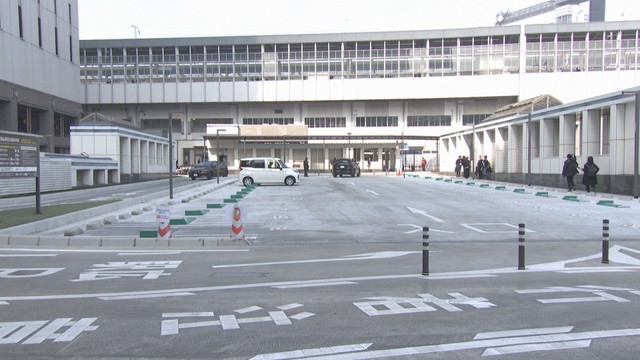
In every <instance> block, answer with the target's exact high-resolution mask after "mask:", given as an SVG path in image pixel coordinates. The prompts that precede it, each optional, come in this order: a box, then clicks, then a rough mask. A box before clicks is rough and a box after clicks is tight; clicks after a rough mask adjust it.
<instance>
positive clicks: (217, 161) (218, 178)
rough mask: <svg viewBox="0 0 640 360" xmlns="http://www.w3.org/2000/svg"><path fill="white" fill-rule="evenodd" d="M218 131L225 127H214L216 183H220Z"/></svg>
mask: <svg viewBox="0 0 640 360" xmlns="http://www.w3.org/2000/svg"><path fill="white" fill-rule="evenodd" d="M220 131H223V132H224V131H226V129H216V183H218V184H220V146H219V144H220Z"/></svg>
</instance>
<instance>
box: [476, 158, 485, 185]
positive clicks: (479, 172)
mask: <svg viewBox="0 0 640 360" xmlns="http://www.w3.org/2000/svg"><path fill="white" fill-rule="evenodd" d="M486 174H487V173H486V172H485V168H484V161H482V155H480V156H479V157H478V162H477V163H476V176H477V177H478V179H484V178H485V175H486Z"/></svg>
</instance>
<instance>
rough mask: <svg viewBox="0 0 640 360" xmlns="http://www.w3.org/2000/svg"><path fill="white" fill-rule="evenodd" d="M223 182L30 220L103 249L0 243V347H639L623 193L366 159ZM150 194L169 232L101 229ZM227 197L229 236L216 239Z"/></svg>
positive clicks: (589, 351)
mask: <svg viewBox="0 0 640 360" xmlns="http://www.w3.org/2000/svg"><path fill="white" fill-rule="evenodd" d="M227 180H228V183H224V184H220V185H218V184H216V183H215V181H206V180H199V181H198V182H197V184H198V186H197V187H196V188H192V189H187V190H185V191H184V192H181V193H180V194H176V196H175V199H174V202H173V203H171V205H170V204H169V201H168V200H167V199H156V200H155V201H151V202H145V203H140V204H138V205H137V206H135V207H134V208H131V209H130V208H127V209H120V210H118V211H116V212H113V213H108V214H103V215H102V216H100V217H96V218H94V219H89V220H87V221H86V222H76V223H74V224H69V225H67V226H63V227H60V228H57V229H51V230H49V231H48V232H47V233H46V234H40V237H41V238H42V240H43V241H45V240H46V239H47V238H48V239H53V238H56V237H63V238H64V236H63V232H64V231H65V229H69V228H70V227H81V228H82V229H83V233H82V234H81V235H78V236H77V241H91V240H90V239H92V238H95V239H102V246H87V245H86V244H85V245H84V246H77V245H75V246H67V245H64V246H43V245H42V244H41V245H40V246H21V245H19V244H13V245H10V246H6V245H5V246H2V247H0V257H1V258H2V261H3V268H2V269H1V270H0V286H1V288H2V289H3V290H2V293H1V294H0V349H1V350H2V353H3V354H5V355H4V356H8V358H12V359H13V358H15V359H19V358H23V359H27V358H34V357H43V358H47V357H72V356H75V357H93V358H96V357H116V358H138V357H144V358H150V359H154V358H166V357H170V358H178V359H193V358H220V359H250V358H255V359H300V358H326V359H374V358H385V359H386V358H398V359H410V358H416V357H425V356H427V355H426V354H433V355H431V356H439V357H441V358H471V357H473V358H475V357H479V356H487V355H501V356H502V357H504V358H510V359H511V358H512V359H516V358H517V359H541V358H548V359H556V358H572V359H573V358H576V359H577V358H580V359H584V358H587V359H589V358H593V359H596V358H616V359H617V358H630V356H631V357H633V356H632V355H631V354H635V353H637V351H638V350H640V349H639V348H638V345H637V344H638V342H637V338H638V336H640V329H639V328H640V327H639V326H638V324H637V321H636V319H637V317H636V316H635V314H637V312H638V311H639V310H640V288H638V286H637V271H638V270H639V269H640V245H639V244H638V239H639V237H638V231H639V223H638V222H639V221H640V217H638V214H639V212H638V202H637V200H632V199H622V198H614V197H608V196H606V195H599V196H597V197H595V196H587V195H586V194H582V193H578V194H577V195H576V196H577V197H578V199H577V201H575V199H563V198H564V197H565V196H566V195H567V194H566V193H563V192H559V191H554V190H551V189H531V188H526V189H524V192H522V191H520V190H519V187H517V186H513V185H509V184H498V183H493V182H473V183H472V184H469V183H470V182H471V181H463V182H458V183H456V181H460V180H457V179H445V178H439V179H438V178H435V177H432V178H429V179H427V178H425V175H422V176H419V177H413V176H410V177H409V176H407V177H405V178H403V177H395V176H389V177H386V176H380V175H379V174H376V175H375V176H374V175H373V174H363V176H361V177H359V178H357V177H356V178H351V177H343V178H339V177H338V178H333V177H330V176H312V177H309V178H302V179H301V183H300V184H298V185H295V186H258V187H256V188H255V189H252V190H250V191H246V190H244V191H245V194H244V195H243V194H240V195H241V198H240V197H239V196H240V195H239V194H238V193H239V192H241V191H243V189H244V187H243V186H241V185H240V184H239V183H237V182H233V179H227ZM447 180H449V181H447ZM484 184H488V186H484ZM540 192H546V194H545V195H542V194H537V193H540ZM536 194H537V195H536ZM233 195H236V197H235V198H232V196H233ZM184 199H187V200H188V201H184V202H183V200H184ZM232 199H234V200H236V201H237V202H231V200H232ZM225 200H227V201H228V202H226V203H225ZM602 200H612V201H613V204H611V203H609V202H605V203H600V205H599V204H598V203H599V202H600V201H602ZM154 204H155V205H157V206H168V207H169V208H170V212H171V219H180V218H185V217H191V218H193V219H192V220H189V221H188V222H187V223H185V224H180V225H171V230H172V232H173V235H174V237H173V238H171V240H159V239H155V238H149V239H147V241H148V242H142V243H139V244H137V245H140V246H135V247H134V246H132V245H131V244H128V245H126V246H123V244H124V243H122V242H121V243H118V244H119V245H117V244H116V242H114V243H111V244H110V243H108V241H109V239H123V238H131V237H133V238H138V240H139V241H142V238H140V231H141V230H145V229H149V230H152V229H154V228H156V227H157V226H158V223H157V219H156V209H155V208H154ZM210 204H220V207H217V206H216V207H208V205H210ZM236 204H237V205H238V206H240V207H241V208H242V209H243V221H242V225H243V227H244V231H245V236H246V237H247V240H248V241H246V242H244V241H242V242H235V241H230V240H229V239H230V237H231V222H232V219H231V215H230V212H231V211H230V209H232V208H234V207H235V206H236ZM147 207H148V210H145V208H147ZM137 210H140V211H139V214H138V215H131V216H130V217H125V218H123V219H119V220H118V221H117V222H115V223H110V224H105V223H104V221H100V220H101V219H106V218H112V217H116V218H119V215H120V214H131V212H132V211H136V212H138V211H137ZM202 210H209V211H206V212H204V211H203V212H202V214H200V215H185V212H187V211H189V212H194V211H195V212H197V211H202ZM190 214H193V213H190ZM603 219H608V220H610V224H611V226H610V235H611V236H610V248H609V254H608V255H609V263H608V264H603V263H602V261H601V257H602V251H601V250H602V220H603ZM521 222H524V223H526V231H525V237H526V268H525V269H522V270H520V269H518V249H519V247H518V236H519V235H518V224H519V223H521ZM95 223H101V226H90V228H91V229H87V225H89V224H95ZM72 225H73V226H72ZM423 226H428V227H429V235H430V242H431V246H430V254H429V259H430V262H429V275H426V276H424V275H422V272H423V270H424V262H423V260H424V253H423V249H424V248H423V244H422V237H423V229H422V227H423ZM217 238H220V239H222V238H224V239H227V240H229V241H227V242H214V241H211V240H212V239H217ZM207 239H208V240H207ZM198 240H200V241H201V242H198ZM205 240H207V241H205ZM114 241H115V240H114ZM93 244H95V243H93ZM27 264H29V265H28V266H26V265H27ZM35 264H37V265H35ZM113 344H118V345H117V346H114V345H113ZM435 354H438V355H435ZM0 357H1V356H0Z"/></svg>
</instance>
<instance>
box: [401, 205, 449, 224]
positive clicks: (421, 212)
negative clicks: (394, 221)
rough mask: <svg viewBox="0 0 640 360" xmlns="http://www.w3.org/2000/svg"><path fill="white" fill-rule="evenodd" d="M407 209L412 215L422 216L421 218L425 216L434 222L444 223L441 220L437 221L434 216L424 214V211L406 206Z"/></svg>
mask: <svg viewBox="0 0 640 360" xmlns="http://www.w3.org/2000/svg"><path fill="white" fill-rule="evenodd" d="M407 209H409V211H411V212H412V213H414V214H420V215H422V216H426V217H428V218H430V219H432V220H434V221H437V222H444V220H442V219H438V218H437V217H435V216H432V215H429V214H427V212H426V211H424V210H420V209H414V208H412V207H409V206H407Z"/></svg>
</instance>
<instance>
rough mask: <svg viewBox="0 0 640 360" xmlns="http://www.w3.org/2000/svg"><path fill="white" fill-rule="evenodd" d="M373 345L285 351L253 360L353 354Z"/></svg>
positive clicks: (255, 357) (281, 359)
mask: <svg viewBox="0 0 640 360" xmlns="http://www.w3.org/2000/svg"><path fill="white" fill-rule="evenodd" d="M372 344H373V343H364V344H351V345H340V346H330V347H323V348H314V349H302V350H294V351H284V352H279V353H271V354H262V355H258V356H254V357H252V358H251V360H287V359H298V358H305V357H308V356H322V355H332V354H341V353H347V352H353V351H363V350H367V349H368V348H369V347H370V346H371V345H372Z"/></svg>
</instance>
